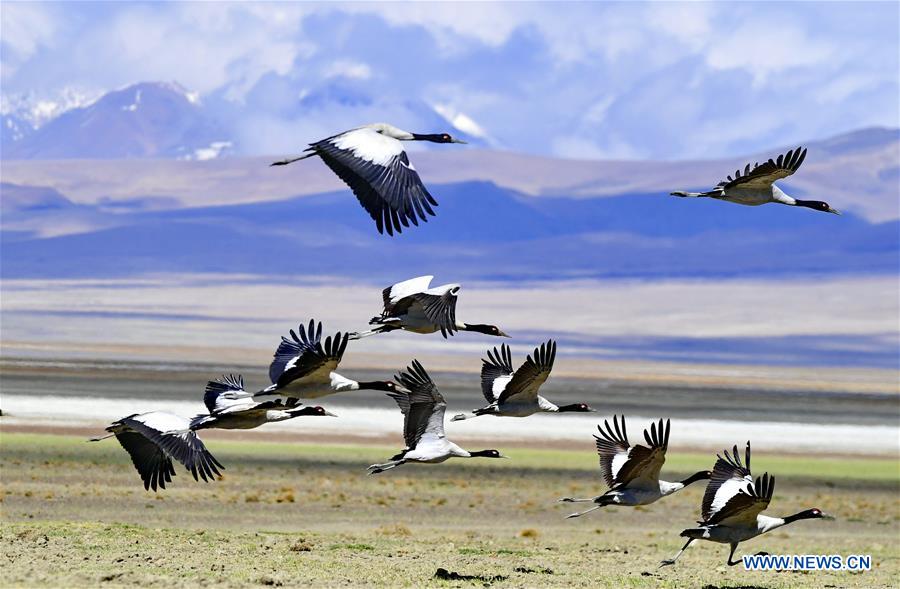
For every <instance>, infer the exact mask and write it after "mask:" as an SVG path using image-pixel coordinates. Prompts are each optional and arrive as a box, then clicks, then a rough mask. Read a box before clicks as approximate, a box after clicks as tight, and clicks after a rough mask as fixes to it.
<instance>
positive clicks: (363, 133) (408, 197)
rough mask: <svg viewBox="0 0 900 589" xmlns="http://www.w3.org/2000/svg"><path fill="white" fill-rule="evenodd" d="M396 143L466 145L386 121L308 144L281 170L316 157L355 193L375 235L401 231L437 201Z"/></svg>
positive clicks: (423, 217) (423, 216)
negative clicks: (371, 220) (371, 221)
mask: <svg viewBox="0 0 900 589" xmlns="http://www.w3.org/2000/svg"><path fill="white" fill-rule="evenodd" d="M401 141H430V142H432V143H465V141H462V140H460V139H454V138H453V137H451V136H450V135H449V134H447V133H437V134H425V135H420V134H417V133H410V132H408V131H404V130H402V129H398V128H397V127H394V126H393V125H388V124H386V123H375V124H372V125H365V126H363V127H359V128H357V129H351V130H350V131H345V132H343V133H338V134H337V135H332V136H331V137H328V138H326V139H322V140H321V141H316V142H315V143H311V144H310V145H309V147H307V148H306V149H305V150H304V151H305V152H309V153H304V154H303V155H301V156H300V157H295V158H291V159H286V160H281V161H277V162H275V163H273V164H272V165H273V166H283V165H286V164H290V163H292V162H296V161H298V160H302V159H306V158H308V157H313V156H316V155H317V156H319V157H320V158H322V161H324V162H325V165H327V166H328V167H329V168H331V171H332V172H334V173H335V174H337V175H338V177H339V178H340V179H341V180H343V181H344V182H345V183H346V184H347V186H349V187H350V189H351V190H352V191H353V194H355V195H356V198H357V199H358V200H359V204H361V205H362V206H363V208H364V209H366V211H368V213H369V215H370V216H371V217H372V219H373V220H374V221H375V226H376V227H377V228H378V232H379V233H384V232H385V231H387V233H388V235H393V234H394V233H395V232H396V233H401V232H402V231H403V227H409V224H410V222H412V224H413V225H418V224H419V221H420V220H421V221H423V222H427V221H428V215H434V209H432V207H436V206H437V204H438V203H437V201H436V200H434V197H432V196H431V194H429V193H428V189H426V188H425V185H424V184H423V183H422V179H421V178H419V173H418V172H417V171H416V168H415V167H413V165H412V164H411V163H410V162H409V158H408V157H407V156H406V152H405V151H404V150H403V144H402V143H401Z"/></svg>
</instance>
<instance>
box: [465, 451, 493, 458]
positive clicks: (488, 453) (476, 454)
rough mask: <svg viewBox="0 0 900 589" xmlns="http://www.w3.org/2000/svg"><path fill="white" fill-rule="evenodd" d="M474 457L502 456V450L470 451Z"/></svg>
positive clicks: (470, 454)
mask: <svg viewBox="0 0 900 589" xmlns="http://www.w3.org/2000/svg"><path fill="white" fill-rule="evenodd" d="M469 456H471V457H472V458H500V452H498V451H496V450H478V451H477V452H469Z"/></svg>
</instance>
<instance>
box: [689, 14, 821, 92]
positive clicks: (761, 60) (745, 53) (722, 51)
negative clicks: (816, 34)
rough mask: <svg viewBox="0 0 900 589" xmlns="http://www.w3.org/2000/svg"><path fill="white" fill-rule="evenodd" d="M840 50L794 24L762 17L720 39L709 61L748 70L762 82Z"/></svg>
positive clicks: (708, 54) (708, 55)
mask: <svg viewBox="0 0 900 589" xmlns="http://www.w3.org/2000/svg"><path fill="white" fill-rule="evenodd" d="M837 49H838V47H837V46H836V45H833V44H832V43H829V42H827V41H825V40H821V39H815V38H812V37H811V36H809V35H808V34H807V33H806V31H804V30H802V29H800V28H799V27H796V26H794V25H790V24H785V23H780V22H777V21H773V20H771V19H760V21H758V22H752V23H747V24H745V25H742V26H740V27H739V28H738V29H736V30H734V31H730V32H729V33H728V34H727V35H722V36H721V37H720V38H717V40H716V42H715V43H713V44H712V45H710V47H709V49H708V51H707V52H706V63H707V64H709V66H710V67H712V68H714V69H719V70H727V69H744V70H747V71H749V72H750V73H751V74H752V76H753V81H754V83H755V84H762V83H765V81H766V80H767V79H768V78H769V76H770V75H771V74H774V73H780V72H783V71H785V70H788V69H791V68H801V67H817V66H823V65H826V64H827V63H828V62H829V60H830V59H831V58H832V57H833V56H834V55H835V53H836V52H837Z"/></svg>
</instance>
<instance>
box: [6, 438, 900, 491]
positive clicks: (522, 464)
mask: <svg viewBox="0 0 900 589" xmlns="http://www.w3.org/2000/svg"><path fill="white" fill-rule="evenodd" d="M398 444H399V442H398ZM209 446H210V449H211V450H212V451H213V453H214V454H215V455H216V457H217V458H219V459H220V460H222V461H225V462H226V464H227V461H229V460H232V461H253V460H269V461H290V462H291V463H292V465H293V466H296V467H299V468H302V467H303V466H304V465H303V463H304V462H309V463H311V464H315V465H321V464H323V463H324V464H335V465H340V464H347V466H348V467H350V466H351V464H352V465H355V466H358V465H360V464H369V463H370V462H374V461H377V460H381V459H383V458H384V457H385V456H387V455H388V454H391V453H393V452H396V450H397V449H398V447H399V446H397V447H394V446H372V445H362V444H308V443H303V444H298V443H283V442H269V441H262V442H246V441H231V440H213V441H212V442H210V444H209ZM0 450H2V452H3V454H4V455H5V456H12V455H16V456H21V457H22V458H23V459H29V460H35V459H37V458H41V459H43V460H49V461H50V462H51V464H49V465H48V466H52V462H53V461H66V460H85V459H87V460H92V461H94V462H96V463H97V464H105V463H111V462H122V461H123V460H127V456H125V454H124V453H122V451H121V449H120V448H119V447H118V445H117V444H115V442H114V441H110V440H107V441H106V442H105V443H103V442H101V443H87V442H86V441H85V439H84V438H79V437H74V436H57V435H45V434H20V433H15V434H10V433H3V434H2V435H0ZM720 451H721V448H720V449H710V452H709V453H708V454H700V453H679V452H670V453H669V455H668V456H667V458H666V465H665V467H664V471H665V472H675V473H687V472H693V471H697V470H704V469H710V468H712V466H713V464H714V463H715V455H716V452H720ZM504 453H505V454H506V455H508V456H509V457H510V458H511V460H497V461H494V460H483V461H474V460H473V461H471V462H466V465H465V466H466V468H476V469H496V470H498V471H502V470H505V469H523V468H524V469H539V470H588V471H594V470H597V458H596V455H595V454H594V453H593V452H592V451H591V449H590V447H589V446H586V448H585V450H584V451H575V450H544V449H534V448H510V449H507V450H504ZM753 466H754V471H755V472H757V473H759V474H762V472H764V471H768V472H770V473H773V474H776V475H781V476H786V475H789V476H791V477H796V478H814V479H828V480H838V479H839V480H860V481H887V482H890V481H893V482H897V483H900V463H898V461H897V460H894V459H890V458H868V457H859V458H834V457H818V456H814V457H810V456H790V455H788V456H778V455H773V454H767V453H764V452H757V453H754V455H753ZM413 468H415V467H413Z"/></svg>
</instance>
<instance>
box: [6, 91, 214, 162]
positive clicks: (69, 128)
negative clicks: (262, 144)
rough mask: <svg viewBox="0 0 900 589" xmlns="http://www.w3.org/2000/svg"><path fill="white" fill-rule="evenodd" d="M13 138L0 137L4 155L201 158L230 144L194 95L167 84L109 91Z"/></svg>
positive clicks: (87, 157) (26, 156)
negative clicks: (9, 139) (2, 141)
mask: <svg viewBox="0 0 900 589" xmlns="http://www.w3.org/2000/svg"><path fill="white" fill-rule="evenodd" d="M11 139H12V141H11V142H10V143H7V142H6V141H5V140H4V149H3V157H4V158H9V159H69V158H85V159H111V158H140V157H170V158H192V159H204V158H206V157H210V156H211V155H212V156H214V155H218V154H220V153H221V152H222V151H223V150H224V149H225V148H226V147H227V146H228V145H229V143H230V142H229V140H228V137H227V134H226V132H225V131H224V130H223V128H222V127H221V125H219V124H218V122H217V121H215V120H214V118H212V117H210V116H209V115H208V113H206V112H205V111H204V110H203V108H202V105H201V104H200V103H199V100H198V99H197V97H196V96H195V95H192V94H190V93H188V92H187V91H186V90H184V89H183V88H181V87H180V86H178V85H176V84H165V83H141V84H135V85H133V86H129V87H127V88H124V89H122V90H116V91H113V92H108V93H106V94H104V95H103V96H101V97H100V98H99V99H98V100H97V101H96V102H93V103H91V104H89V105H87V106H83V107H77V108H73V109H70V110H68V111H65V112H63V113H62V114H60V115H59V116H57V117H55V118H53V119H51V120H50V121H49V122H47V123H46V124H44V125H42V126H40V127H39V128H37V129H35V130H34V131H32V132H30V133H23V134H22V135H21V136H20V137H19V138H18V139H16V138H15V137H12V138H11Z"/></svg>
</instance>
